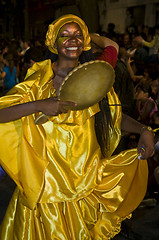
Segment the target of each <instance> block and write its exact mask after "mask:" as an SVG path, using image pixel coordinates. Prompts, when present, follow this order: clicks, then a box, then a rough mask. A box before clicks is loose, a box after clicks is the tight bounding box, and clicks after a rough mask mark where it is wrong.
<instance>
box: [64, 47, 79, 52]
mask: <svg viewBox="0 0 159 240" xmlns="http://www.w3.org/2000/svg"><path fill="white" fill-rule="evenodd" d="M66 49H67V50H69V51H76V50H78V47H68V48H66Z"/></svg>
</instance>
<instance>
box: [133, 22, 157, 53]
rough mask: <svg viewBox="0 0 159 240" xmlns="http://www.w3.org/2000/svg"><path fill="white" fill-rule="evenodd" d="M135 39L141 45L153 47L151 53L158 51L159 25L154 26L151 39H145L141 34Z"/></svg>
mask: <svg viewBox="0 0 159 240" xmlns="http://www.w3.org/2000/svg"><path fill="white" fill-rule="evenodd" d="M136 40H137V41H138V42H139V43H141V44H142V45H143V46H146V47H149V48H154V51H153V52H151V54H158V53H159V25H156V26H155V34H154V36H153V39H152V41H146V40H144V39H143V38H142V36H138V37H137V38H136Z"/></svg>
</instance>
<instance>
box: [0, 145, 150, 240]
mask: <svg viewBox="0 0 159 240" xmlns="http://www.w3.org/2000/svg"><path fill="white" fill-rule="evenodd" d="M137 156H138V155H137V151H136V149H131V150H129V151H124V152H121V153H120V154H119V155H116V156H113V157H111V158H109V159H107V160H106V159H103V160H101V164H100V166H99V169H98V181H99V184H98V185H97V186H96V187H95V188H94V189H92V191H91V193H90V194H89V195H88V196H86V197H84V198H80V199H78V200H74V201H63V202H53V203H46V202H45V203H44V202H40V201H39V202H38V203H37V204H36V207H35V208H34V209H33V210H30V209H29V208H27V207H26V206H24V205H23V204H22V202H21V195H20V192H19V189H18V188H16V190H15V192H14V194H13V196H12V199H11V201H10V204H9V206H8V209H7V211H6V215H5V217H4V220H3V223H2V225H1V229H0V239H1V240H58V239H59V240H86V239H89V240H90V239H93V240H94V239H97V240H103V239H111V238H113V236H114V235H116V234H117V233H118V232H119V231H120V226H121V221H122V220H124V219H125V218H130V217H131V212H132V211H133V210H134V209H135V208H137V206H138V205H139V204H140V202H141V201H142V199H143V197H144V195H145V192H146V189H147V177H148V168H147V161H146V160H143V161H141V160H138V158H137Z"/></svg>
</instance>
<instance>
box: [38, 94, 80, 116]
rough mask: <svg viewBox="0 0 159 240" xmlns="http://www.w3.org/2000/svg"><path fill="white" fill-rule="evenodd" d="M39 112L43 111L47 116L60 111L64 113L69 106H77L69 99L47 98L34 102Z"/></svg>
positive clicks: (54, 114) (55, 114)
mask: <svg viewBox="0 0 159 240" xmlns="http://www.w3.org/2000/svg"><path fill="white" fill-rule="evenodd" d="M36 105H37V109H38V111H39V112H42V113H44V114H45V115H47V116H57V115H58V114H61V113H66V112H67V111H68V109H69V106H73V107H75V106H77V104H76V103H74V102H70V101H58V100H56V99H55V98H53V97H52V98H47V99H43V100H39V101H37V102H36Z"/></svg>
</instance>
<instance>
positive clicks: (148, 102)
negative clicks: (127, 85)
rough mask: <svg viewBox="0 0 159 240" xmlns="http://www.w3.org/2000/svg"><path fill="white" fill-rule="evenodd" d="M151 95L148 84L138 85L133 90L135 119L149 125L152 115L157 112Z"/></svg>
mask: <svg viewBox="0 0 159 240" xmlns="http://www.w3.org/2000/svg"><path fill="white" fill-rule="evenodd" d="M151 94H152V90H151V87H150V85H149V84H148V83H144V84H138V85H137V87H136V89H135V100H136V112H137V119H138V121H140V122H141V123H144V124H151V123H152V119H151V118H152V115H153V113H154V112H155V111H157V110H158V109H157V104H156V102H155V101H154V100H153V99H152V98H151Z"/></svg>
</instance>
